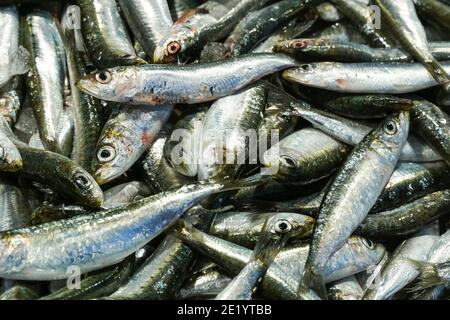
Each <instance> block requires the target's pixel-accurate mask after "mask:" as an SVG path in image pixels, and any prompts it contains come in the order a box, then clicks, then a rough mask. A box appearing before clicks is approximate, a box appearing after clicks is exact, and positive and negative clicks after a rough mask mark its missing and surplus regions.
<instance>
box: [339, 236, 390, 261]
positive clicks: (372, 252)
mask: <svg viewBox="0 0 450 320" xmlns="http://www.w3.org/2000/svg"><path fill="white" fill-rule="evenodd" d="M347 243H348V244H349V245H350V246H351V248H352V252H353V254H354V256H355V257H356V256H357V257H359V258H360V259H361V261H362V260H364V261H365V262H366V264H367V265H369V266H370V265H376V264H378V263H379V262H380V261H381V259H383V257H384V255H385V254H386V248H385V247H384V246H383V245H382V244H380V243H375V242H373V241H372V240H369V239H366V238H362V237H356V236H352V237H350V238H349V239H348V241H347Z"/></svg>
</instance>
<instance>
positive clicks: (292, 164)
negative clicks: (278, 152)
mask: <svg viewBox="0 0 450 320" xmlns="http://www.w3.org/2000/svg"><path fill="white" fill-rule="evenodd" d="M281 161H282V162H283V163H284V165H286V166H287V167H289V168H296V167H297V161H296V160H295V159H294V158H292V157H291V156H281Z"/></svg>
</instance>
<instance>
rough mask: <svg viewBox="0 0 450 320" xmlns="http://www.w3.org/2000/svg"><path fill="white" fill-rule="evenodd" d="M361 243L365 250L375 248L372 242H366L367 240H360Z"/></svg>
mask: <svg viewBox="0 0 450 320" xmlns="http://www.w3.org/2000/svg"><path fill="white" fill-rule="evenodd" d="M362 243H363V244H364V245H365V246H366V247H367V248H369V249H371V250H372V249H373V248H374V247H375V246H374V244H373V242H372V240H368V239H364V238H363V239H362Z"/></svg>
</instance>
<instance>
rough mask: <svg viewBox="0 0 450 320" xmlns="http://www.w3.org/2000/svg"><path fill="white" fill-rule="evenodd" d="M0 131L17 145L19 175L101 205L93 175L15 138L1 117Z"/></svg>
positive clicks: (99, 194)
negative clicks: (19, 163)
mask: <svg viewBox="0 0 450 320" xmlns="http://www.w3.org/2000/svg"><path fill="white" fill-rule="evenodd" d="M0 131H3V132H4V133H5V134H6V135H7V136H8V138H9V139H11V141H12V142H13V143H14V145H15V146H16V147H17V150H18V151H19V153H20V156H21V158H22V161H23V167H22V168H21V170H20V172H21V173H22V174H24V175H25V176H28V177H33V179H35V180H36V181H40V182H43V183H45V184H47V185H49V186H50V187H51V188H52V189H53V190H57V191H58V192H60V193H61V194H63V195H65V196H66V197H67V198H69V199H73V200H77V201H79V202H80V203H82V204H84V205H86V206H88V207H94V208H95V207H100V206H101V204H102V203H103V192H102V190H101V189H100V187H99V186H98V185H97V183H96V182H95V180H94V178H92V176H91V175H90V174H89V173H88V172H87V171H85V170H84V169H83V168H81V167H80V166H78V165H77V164H76V163H75V162H74V161H72V160H70V159H69V158H67V157H65V156H63V155H60V154H58V153H55V152H51V151H46V150H41V149H37V148H33V147H30V146H28V145H27V144H25V143H23V142H22V141H20V140H18V139H17V138H16V137H15V136H14V133H13V132H12V131H11V128H10V127H9V126H8V123H7V122H6V120H4V118H3V117H0ZM44 177H45V178H44Z"/></svg>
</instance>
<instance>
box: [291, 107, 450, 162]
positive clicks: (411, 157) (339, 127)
mask: <svg viewBox="0 0 450 320" xmlns="http://www.w3.org/2000/svg"><path fill="white" fill-rule="evenodd" d="M412 104H414V103H413V102H412ZM293 108H294V111H293V114H297V115H299V116H301V117H302V118H304V119H305V120H307V121H309V122H311V123H312V124H313V126H314V127H315V128H317V129H319V130H322V131H324V132H325V133H327V134H329V135H330V136H332V137H333V138H335V139H338V140H339V141H342V142H344V143H347V144H350V145H353V146H356V145H358V144H359V143H360V142H361V141H362V139H364V137H365V136H366V135H367V134H368V133H369V132H371V131H372V130H373V127H374V126H372V125H370V124H367V123H364V122H359V121H354V120H349V119H346V118H343V117H340V116H337V115H334V114H332V113H329V112H326V111H322V110H320V109H316V108H313V107H310V106H309V105H307V104H305V103H301V104H296V105H294V106H293ZM425 141H428V139H426V140H425ZM400 160H402V161H413V162H433V161H440V160H442V157H441V156H440V155H439V154H438V153H437V152H436V151H434V149H433V148H431V147H430V146H429V145H428V144H427V143H425V142H424V141H422V140H421V139H419V138H416V137H415V136H413V135H411V136H410V137H409V138H408V140H407V142H406V143H405V146H404V147H403V150H402V153H401V154H400Z"/></svg>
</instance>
